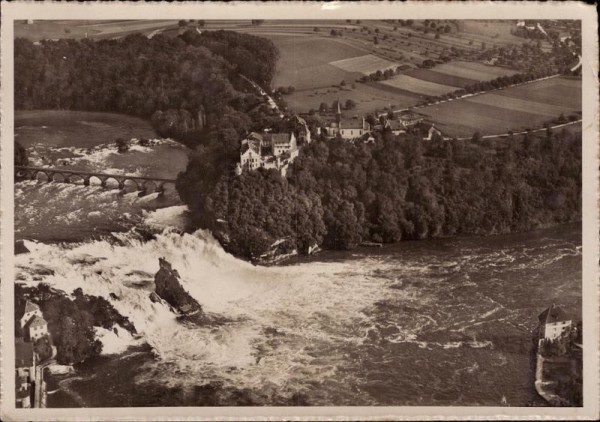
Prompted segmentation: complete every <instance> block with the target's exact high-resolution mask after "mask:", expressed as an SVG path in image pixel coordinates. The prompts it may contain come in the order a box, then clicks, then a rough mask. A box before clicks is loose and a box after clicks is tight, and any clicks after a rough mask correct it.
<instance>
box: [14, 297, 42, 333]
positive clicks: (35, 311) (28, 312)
mask: <svg viewBox="0 0 600 422" xmlns="http://www.w3.org/2000/svg"><path fill="white" fill-rule="evenodd" d="M36 315H37V316H39V317H42V318H43V315H42V310H41V309H40V307H39V306H38V305H37V304H35V303H33V302H31V301H29V300H27V301H25V308H24V309H23V316H22V317H21V319H20V320H19V323H20V324H21V328H25V325H27V323H28V322H29V321H30V320H31V318H33V317H34V316H36Z"/></svg>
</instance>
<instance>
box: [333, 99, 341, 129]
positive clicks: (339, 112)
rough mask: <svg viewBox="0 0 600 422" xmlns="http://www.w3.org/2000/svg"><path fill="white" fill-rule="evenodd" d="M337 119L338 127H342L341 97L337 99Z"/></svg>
mask: <svg viewBox="0 0 600 422" xmlns="http://www.w3.org/2000/svg"><path fill="white" fill-rule="evenodd" d="M335 119H336V122H337V124H338V129H341V123H342V109H341V106H340V99H339V98H338V101H337V113H336V114H335Z"/></svg>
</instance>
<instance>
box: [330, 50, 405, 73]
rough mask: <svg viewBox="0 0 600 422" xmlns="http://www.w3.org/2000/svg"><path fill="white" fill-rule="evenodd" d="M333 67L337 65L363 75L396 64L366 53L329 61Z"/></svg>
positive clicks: (392, 67) (389, 67)
mask: <svg viewBox="0 0 600 422" xmlns="http://www.w3.org/2000/svg"><path fill="white" fill-rule="evenodd" d="M330 64H331V65H333V66H335V67H339V68H340V69H342V70H345V71H346V72H360V73H362V74H364V75H369V74H371V73H374V72H377V71H378V70H381V71H384V70H387V69H394V70H395V69H396V67H398V65H397V64H396V63H394V62H391V61H389V60H386V59H382V58H380V57H377V56H374V55H372V54H367V55H365V56H359V57H352V58H350V59H343V60H337V61H334V62H331V63H330Z"/></svg>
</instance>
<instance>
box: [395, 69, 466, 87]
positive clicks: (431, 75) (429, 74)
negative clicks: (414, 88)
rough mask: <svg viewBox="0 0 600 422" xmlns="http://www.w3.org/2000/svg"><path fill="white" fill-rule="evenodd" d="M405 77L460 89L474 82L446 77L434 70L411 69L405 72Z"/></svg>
mask: <svg viewBox="0 0 600 422" xmlns="http://www.w3.org/2000/svg"><path fill="white" fill-rule="evenodd" d="M406 75H408V76H411V77H413V78H416V79H421V80H423V81H428V82H434V83H436V84H440V85H448V86H456V87H461V88H462V87H465V86H466V85H469V84H472V83H473V82H474V81H473V79H467V78H461V77H460V76H454V75H448V74H446V73H439V72H436V71H435V69H413V70H410V71H408V72H406Z"/></svg>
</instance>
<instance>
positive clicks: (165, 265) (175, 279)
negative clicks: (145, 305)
mask: <svg viewBox="0 0 600 422" xmlns="http://www.w3.org/2000/svg"><path fill="white" fill-rule="evenodd" d="M158 261H159V263H160V270H158V272H157V273H156V275H155V276H154V283H155V284H156V289H155V291H156V294H157V295H158V296H160V297H161V298H162V299H164V300H165V301H166V302H167V303H168V304H169V305H171V306H173V307H174V308H175V309H177V310H178V311H179V312H180V313H182V314H184V315H190V314H202V307H201V306H200V304H199V303H198V302H197V301H196V299H194V298H193V297H192V296H190V294H189V293H188V292H187V291H185V289H184V288H183V287H182V286H181V283H180V282H179V273H177V270H175V269H173V268H172V267H171V264H170V263H169V262H168V261H167V260H166V259H164V258H159V259H158ZM151 299H152V298H151Z"/></svg>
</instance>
